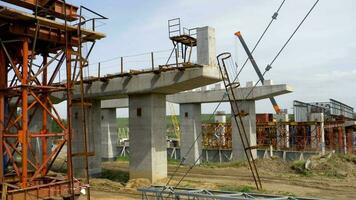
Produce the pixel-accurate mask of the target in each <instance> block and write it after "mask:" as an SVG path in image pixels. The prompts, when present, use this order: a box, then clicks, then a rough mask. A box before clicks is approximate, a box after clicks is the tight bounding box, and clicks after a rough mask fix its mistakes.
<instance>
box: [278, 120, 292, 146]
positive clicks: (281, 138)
mask: <svg viewBox="0 0 356 200" xmlns="http://www.w3.org/2000/svg"><path fill="white" fill-rule="evenodd" d="M276 120H277V122H288V121H289V116H288V114H277V115H276ZM279 148H289V125H283V124H278V125H277V149H279Z"/></svg>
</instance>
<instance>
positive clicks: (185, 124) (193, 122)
mask: <svg viewBox="0 0 356 200" xmlns="http://www.w3.org/2000/svg"><path fill="white" fill-rule="evenodd" d="M179 111H180V119H181V125H180V128H181V137H180V143H181V146H180V148H181V153H182V157H183V156H185V161H184V164H187V165H193V164H200V162H201V153H202V149H201V146H202V136H201V104H200V103H192V104H180V107H179ZM199 135H200V136H199ZM198 136H199V137H198ZM197 137H198V138H197Z"/></svg>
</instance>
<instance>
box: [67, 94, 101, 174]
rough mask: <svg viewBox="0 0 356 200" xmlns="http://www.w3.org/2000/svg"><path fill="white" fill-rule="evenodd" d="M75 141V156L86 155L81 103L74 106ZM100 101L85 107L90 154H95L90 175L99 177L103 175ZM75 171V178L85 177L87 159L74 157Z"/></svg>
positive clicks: (90, 159)
mask: <svg viewBox="0 0 356 200" xmlns="http://www.w3.org/2000/svg"><path fill="white" fill-rule="evenodd" d="M72 113H73V116H72V120H73V139H72V151H73V154H80V153H84V151H85V143H84V133H83V129H82V119H83V116H82V110H81V106H80V104H79V103H74V104H73V110H72ZM100 113H101V108H100V101H98V100H93V101H90V102H88V104H86V105H85V116H86V122H87V123H86V126H87V132H88V143H89V149H88V152H90V153H94V156H90V157H89V175H90V176H93V177H95V176H98V175H100V174H101V134H100V133H101V126H100V124H99V123H100V121H101V120H100V117H101V114H100ZM73 170H74V176H75V177H84V176H85V157H84V156H74V157H73Z"/></svg>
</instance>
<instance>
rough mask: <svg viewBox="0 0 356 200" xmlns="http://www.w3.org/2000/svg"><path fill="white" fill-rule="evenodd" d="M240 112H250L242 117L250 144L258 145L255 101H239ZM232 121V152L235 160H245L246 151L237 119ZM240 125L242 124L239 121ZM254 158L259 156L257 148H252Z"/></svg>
mask: <svg viewBox="0 0 356 200" xmlns="http://www.w3.org/2000/svg"><path fill="white" fill-rule="evenodd" d="M237 104H238V106H239V109H240V112H245V113H248V115H247V116H245V117H242V121H243V125H244V126H245V130H246V134H247V138H248V140H249V143H250V146H256V110H255V101H238V102H237ZM231 123H232V153H233V159H234V160H245V159H246V156H245V152H244V148H243V145H242V142H241V138H240V134H239V132H238V129H237V126H236V123H235V120H234V119H232V120H231ZM239 125H240V127H241V124H240V123H239ZM251 151H252V156H253V158H254V159H255V158H257V150H256V149H252V150H251Z"/></svg>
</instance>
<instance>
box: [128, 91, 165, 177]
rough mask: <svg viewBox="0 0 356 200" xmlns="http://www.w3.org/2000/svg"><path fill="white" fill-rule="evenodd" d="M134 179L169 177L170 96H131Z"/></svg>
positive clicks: (131, 158)
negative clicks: (167, 115) (167, 114)
mask: <svg viewBox="0 0 356 200" xmlns="http://www.w3.org/2000/svg"><path fill="white" fill-rule="evenodd" d="M129 129H130V167H129V171H130V179H135V178H147V179H149V180H151V181H152V182H156V181H158V180H160V179H164V178H166V177H167V142H166V96H165V95H163V94H141V95H129Z"/></svg>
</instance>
